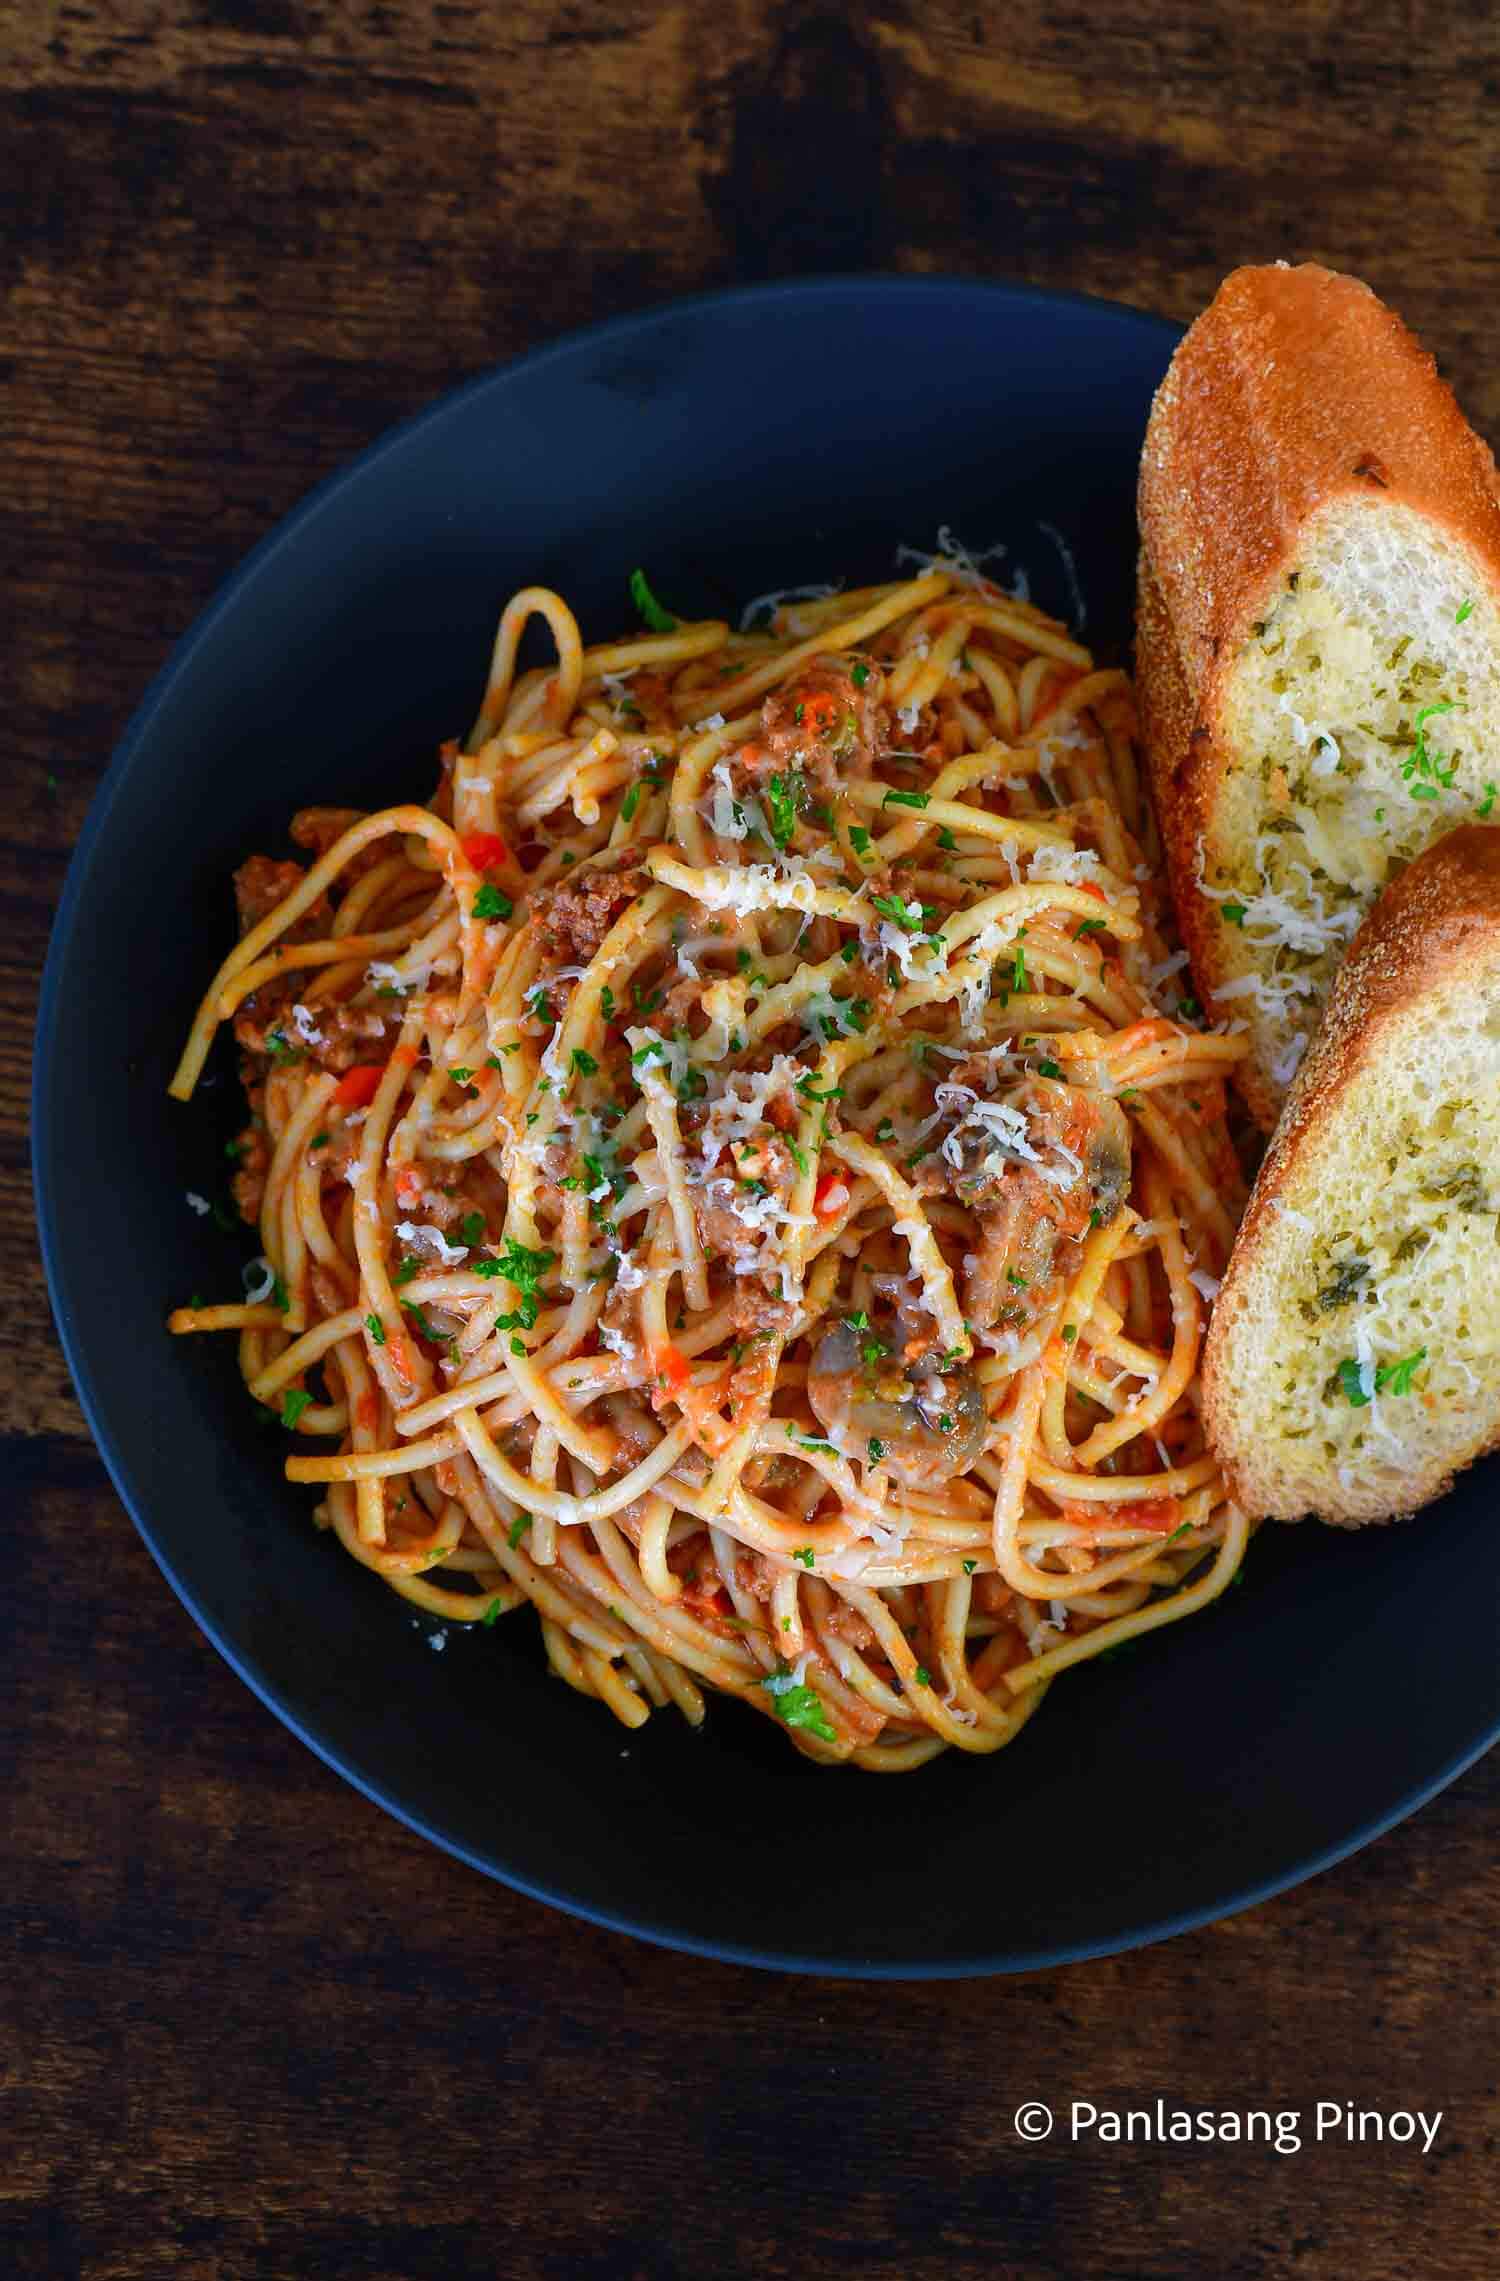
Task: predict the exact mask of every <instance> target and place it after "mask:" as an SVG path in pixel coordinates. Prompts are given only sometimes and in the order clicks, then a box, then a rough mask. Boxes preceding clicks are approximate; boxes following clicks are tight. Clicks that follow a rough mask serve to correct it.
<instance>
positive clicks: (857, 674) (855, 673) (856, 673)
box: [849, 664, 870, 689]
mask: <svg viewBox="0 0 1500 2281" xmlns="http://www.w3.org/2000/svg"><path fill="white" fill-rule="evenodd" d="M869 678H870V668H869V667H868V666H867V665H863V664H861V665H854V666H851V667H850V669H849V679H850V680H851V681H852V682H853V683H854V686H855V688H856V689H863V687H864V685H865V683H866V682H867V681H868V680H869Z"/></svg>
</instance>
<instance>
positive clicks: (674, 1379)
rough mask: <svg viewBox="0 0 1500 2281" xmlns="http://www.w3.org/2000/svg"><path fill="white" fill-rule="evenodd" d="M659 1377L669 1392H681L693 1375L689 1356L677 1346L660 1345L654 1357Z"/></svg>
mask: <svg viewBox="0 0 1500 2281" xmlns="http://www.w3.org/2000/svg"><path fill="white" fill-rule="evenodd" d="M652 1360H653V1363H654V1365H655V1369H656V1375H657V1377H658V1378H659V1379H660V1380H661V1381H662V1383H663V1385H664V1386H665V1387H666V1389H667V1392H668V1393H669V1394H680V1393H681V1392H682V1389H683V1388H684V1386H686V1385H687V1384H688V1383H689V1381H690V1379H691V1377H692V1372H691V1371H690V1370H689V1369H688V1366H687V1357H686V1356H685V1355H684V1354H683V1353H682V1351H681V1349H680V1348H678V1347H675V1346H659V1347H658V1348H657V1350H656V1353H655V1355H654V1356H653V1357H652Z"/></svg>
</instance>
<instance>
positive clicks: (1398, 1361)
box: [1203, 825, 1500, 1523]
mask: <svg viewBox="0 0 1500 2281" xmlns="http://www.w3.org/2000/svg"><path fill="white" fill-rule="evenodd" d="M1203 1386H1204V1419H1205V1424H1206V1426H1207V1430H1208V1435H1209V1439H1210V1442H1211V1443H1212V1446H1213V1448H1214V1451H1215V1454H1216V1455H1217V1456H1218V1458H1219V1461H1220V1463H1221V1464H1222V1465H1223V1467H1224V1470H1225V1473H1226V1475H1227V1477H1228V1479H1229V1482H1230V1485H1231V1487H1232V1489H1233V1492H1234V1494H1235V1496H1236V1497H1237V1498H1238V1499H1239V1500H1240V1502H1241V1503H1242V1504H1244V1505H1245V1507H1246V1508H1247V1509H1248V1510H1249V1511H1250V1512H1252V1513H1255V1514H1258V1515H1266V1516H1270V1517H1274V1518H1279V1519H1283V1520H1291V1519H1295V1518H1297V1517H1298V1516H1299V1515H1302V1514H1305V1513H1309V1512H1316V1513H1319V1514H1321V1515H1322V1517H1323V1518H1324V1519H1325V1520H1329V1521H1341V1522H1346V1523H1353V1522H1359V1521H1374V1520H1383V1519H1388V1518H1390V1517H1392V1516H1394V1515H1398V1514H1402V1513H1408V1512H1412V1511H1414V1510H1415V1509H1416V1508H1417V1507H1418V1506H1419V1505H1424V1504H1427V1503H1428V1502H1429V1501H1430V1500H1431V1499H1432V1498H1434V1497H1436V1496H1437V1495H1438V1494H1439V1493H1440V1491H1442V1490H1443V1489H1444V1488H1445V1487H1446V1486H1447V1484H1448V1482H1449V1481H1450V1479H1451V1478H1452V1476H1453V1474H1454V1473H1455V1472H1456V1471H1457V1469H1458V1468H1459V1467H1460V1466H1463V1465H1466V1464H1468V1463H1469V1461H1470V1460H1471V1459H1472V1458H1474V1457H1477V1456H1478V1455H1479V1454H1480V1453H1481V1452H1482V1451H1483V1450H1485V1449H1487V1448H1490V1447H1492V1446H1494V1445H1495V1444H1496V1443H1497V1442H1500V829H1496V828H1493V827H1491V828H1486V827H1484V826H1480V825H1471V826H1468V827H1466V828H1463V829H1461V830H1459V831H1456V832H1454V833H1453V834H1452V835H1451V837H1449V838H1448V839H1446V840H1444V841H1443V842H1442V843H1441V844H1440V845H1439V846H1437V847H1435V848H1433V849H1431V850H1429V852H1428V853H1426V854H1425V855H1423V856H1421V857H1419V858H1418V860H1417V861H1416V862H1415V863H1414V864H1412V865H1411V867H1410V868H1409V869H1408V870H1407V871H1406V872H1404V873H1403V874H1402V876H1401V878H1400V879H1399V880H1397V881H1396V882H1395V883H1394V885H1392V886H1391V887H1389V888H1387V889H1386V891H1385V893H1384V895H1383V896H1382V897H1381V899H1380V901H1379V902H1378V903H1377V904H1376V907H1375V910H1374V912H1373V913H1372V915H1371V917H1370V919H1369V920H1368V921H1367V923H1366V925H1365V926H1364V928H1363V929H1362V931H1361V933H1360V934H1359V935H1358V936H1357V938H1356V940H1355V943H1354V945H1353V948H1352V949H1351V951H1350V952H1349V955H1348V958H1347V960H1346V961H1345V963H1344V965H1343V967H1342V968H1341V970H1340V972H1339V974H1338V977H1337V979H1336V980H1335V982H1334V985H1333V991H1332V994H1331V997H1330V999H1329V1003H1328V1009H1327V1013H1326V1016H1325V1018H1324V1021H1323V1024H1322V1027H1321V1029H1320V1030H1319V1032H1318V1034H1317V1036H1316V1038H1315V1039H1314V1041H1313V1044H1312V1046H1311V1047H1310V1048H1309V1050H1308V1053H1307V1056H1306V1058H1305V1060H1304V1062H1303V1064H1302V1068H1301V1070H1300V1071H1299V1073H1298V1076H1297V1079H1296V1082H1295V1084H1294V1085H1293V1087H1292V1091H1291V1095H1290V1097H1289V1099H1288V1101H1287V1105H1286V1109H1285V1112H1284V1114H1283V1116H1282V1119H1281V1122H1280V1124H1279V1126H1278V1128H1277V1131H1276V1136H1275V1138H1274V1140H1273V1141H1272V1143H1271V1146H1270V1148H1269V1150H1268V1151H1267V1154H1266V1157H1265V1161H1264V1163H1263V1164H1262V1166H1261V1170H1260V1175H1259V1177H1258V1179H1257V1180H1256V1183H1255V1187H1254V1190H1253V1192H1252V1195H1251V1199H1250V1203H1249V1207H1248V1209H1247V1211H1246V1214H1245V1219H1244V1222H1243V1224H1242V1226H1241V1228H1240V1232H1239V1236H1238V1238H1237V1240H1236V1243H1235V1247H1234V1252H1233V1256H1232V1257H1231V1259H1230V1262H1229V1267H1228V1269H1227V1271H1226V1274H1225V1278H1224V1282H1223V1287H1222V1289H1221V1291H1220V1293H1219V1296H1218V1299H1217V1301H1216V1303H1215V1306H1214V1312H1213V1319H1212V1322H1211V1324H1210V1327H1209V1334H1208V1341H1207V1345H1206V1347H1205V1350H1204V1357H1203Z"/></svg>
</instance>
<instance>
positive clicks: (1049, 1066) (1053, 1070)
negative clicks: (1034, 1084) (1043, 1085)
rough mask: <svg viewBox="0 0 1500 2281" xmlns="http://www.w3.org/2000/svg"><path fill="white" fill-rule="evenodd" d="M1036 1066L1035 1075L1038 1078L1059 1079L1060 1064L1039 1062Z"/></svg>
mask: <svg viewBox="0 0 1500 2281" xmlns="http://www.w3.org/2000/svg"><path fill="white" fill-rule="evenodd" d="M1036 1066H1037V1075H1038V1076H1039V1077H1061V1075H1062V1065H1061V1063H1060V1062H1056V1061H1039V1062H1038V1063H1037V1065H1036Z"/></svg>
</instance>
